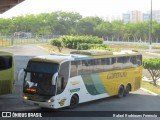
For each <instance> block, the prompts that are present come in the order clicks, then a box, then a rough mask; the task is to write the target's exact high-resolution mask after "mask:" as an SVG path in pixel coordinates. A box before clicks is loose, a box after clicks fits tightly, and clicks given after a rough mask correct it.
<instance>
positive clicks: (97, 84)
mask: <svg viewBox="0 0 160 120" xmlns="http://www.w3.org/2000/svg"><path fill="white" fill-rule="evenodd" d="M91 77H92V81H93V83H94V85H95V88H96V89H97V91H98V92H99V93H100V94H102V93H106V92H107V91H106V89H105V87H104V85H103V83H102V80H101V78H100V76H99V74H98V73H97V74H91Z"/></svg>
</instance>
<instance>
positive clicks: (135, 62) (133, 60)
mask: <svg viewBox="0 0 160 120" xmlns="http://www.w3.org/2000/svg"><path fill="white" fill-rule="evenodd" d="M130 62H131V63H132V67H135V66H137V59H136V56H131V57H130Z"/></svg>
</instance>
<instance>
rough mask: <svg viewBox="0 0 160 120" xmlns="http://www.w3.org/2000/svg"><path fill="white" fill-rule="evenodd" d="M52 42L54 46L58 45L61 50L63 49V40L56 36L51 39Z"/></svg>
mask: <svg viewBox="0 0 160 120" xmlns="http://www.w3.org/2000/svg"><path fill="white" fill-rule="evenodd" d="M50 44H51V45H54V46H57V48H58V50H59V52H61V51H62V48H63V46H62V42H61V40H60V39H57V38H55V39H53V40H51V41H50Z"/></svg>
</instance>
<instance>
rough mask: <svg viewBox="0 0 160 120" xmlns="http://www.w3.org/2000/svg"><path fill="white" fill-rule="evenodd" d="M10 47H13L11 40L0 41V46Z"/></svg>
mask: <svg viewBox="0 0 160 120" xmlns="http://www.w3.org/2000/svg"><path fill="white" fill-rule="evenodd" d="M10 45H11V42H10V41H9V40H0V46H2V47H7V46H10Z"/></svg>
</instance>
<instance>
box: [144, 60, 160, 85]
mask: <svg viewBox="0 0 160 120" xmlns="http://www.w3.org/2000/svg"><path fill="white" fill-rule="evenodd" d="M143 67H144V68H145V69H147V70H148V71H149V73H150V74H151V77H152V79H153V83H154V85H155V86H156V85H157V83H156V82H157V80H158V79H159V78H160V58H150V59H144V60H143Z"/></svg>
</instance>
